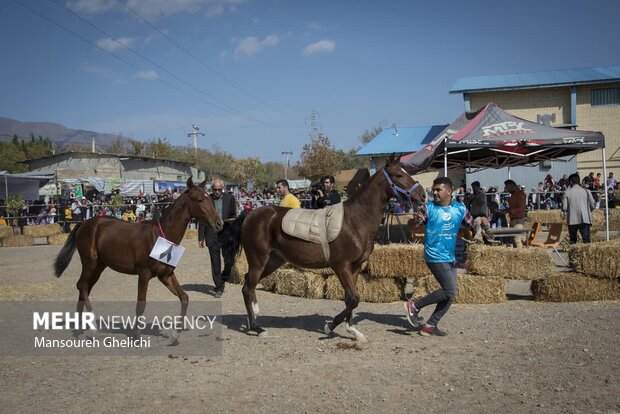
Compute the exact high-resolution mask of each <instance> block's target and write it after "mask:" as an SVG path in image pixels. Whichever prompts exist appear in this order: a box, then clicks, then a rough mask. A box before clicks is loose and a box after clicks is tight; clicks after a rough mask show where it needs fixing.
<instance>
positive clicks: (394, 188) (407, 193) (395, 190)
mask: <svg viewBox="0 0 620 414" xmlns="http://www.w3.org/2000/svg"><path fill="white" fill-rule="evenodd" d="M382 170H383V175H385V179H386V180H387V181H388V184H389V185H390V188H391V189H392V192H393V193H394V195H395V196H396V199H397V200H398V202H399V203H400V204H402V205H403V206H404V205H405V200H403V198H402V196H401V195H400V194H399V193H402V194H404V195H405V196H407V201H409V205H410V206H411V207H412V208H413V210H414V211H415V210H417V209H418V205H417V203H414V202H413V200H412V199H411V192H412V191H413V190H415V189H416V188H418V187H419V186H420V182H416V183H415V184H414V185H412V186H411V187H410V188H408V189H406V190H405V189H404V188H402V187H401V186H399V185H398V184H396V183H395V182H394V181H393V180H392V178H391V177H390V175H389V174H388V173H387V171H386V170H385V167H384V168H382Z"/></svg>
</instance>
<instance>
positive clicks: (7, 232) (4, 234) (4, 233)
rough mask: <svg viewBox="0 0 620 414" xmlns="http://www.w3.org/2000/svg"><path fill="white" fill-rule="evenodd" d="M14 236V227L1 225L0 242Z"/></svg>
mask: <svg viewBox="0 0 620 414" xmlns="http://www.w3.org/2000/svg"><path fill="white" fill-rule="evenodd" d="M11 236H13V227H10V226H5V225H4V224H3V225H0V240H2V239H6V238H8V237H11Z"/></svg>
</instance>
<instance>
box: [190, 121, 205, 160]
mask: <svg viewBox="0 0 620 414" xmlns="http://www.w3.org/2000/svg"><path fill="white" fill-rule="evenodd" d="M192 129H193V130H194V131H193V132H189V133H188V134H187V136H188V137H191V136H194V156H197V155H198V142H197V141H196V137H197V136H198V135H202V136H203V137H204V136H205V135H206V134H203V133H202V132H198V131H200V128H198V126H196V125H193V124H192Z"/></svg>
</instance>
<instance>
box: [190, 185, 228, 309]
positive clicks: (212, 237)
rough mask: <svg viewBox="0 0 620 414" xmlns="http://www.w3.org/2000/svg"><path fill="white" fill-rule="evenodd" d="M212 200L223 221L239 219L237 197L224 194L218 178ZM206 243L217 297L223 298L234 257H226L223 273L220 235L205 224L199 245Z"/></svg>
mask: <svg viewBox="0 0 620 414" xmlns="http://www.w3.org/2000/svg"><path fill="white" fill-rule="evenodd" d="M211 199H212V200H213V204H214V206H215V210H216V211H217V214H218V215H219V216H220V218H221V219H222V221H227V220H231V219H234V218H235V217H237V208H236V204H237V203H236V202H235V196H234V195H232V194H231V193H225V192H224V182H223V181H222V180H220V179H219V178H216V179H214V180H213V182H212V183H211ZM205 242H206V244H207V247H208V248H209V257H210V259H211V276H212V277H213V283H214V284H215V297H216V298H221V297H222V294H223V293H224V288H225V283H226V279H227V278H228V275H230V271H231V270H232V265H233V263H227V262H229V261H230V260H231V259H233V260H234V256H233V257H224V271H222V259H221V256H220V255H221V252H222V243H221V242H220V240H219V237H218V233H217V232H216V231H215V230H214V229H213V228H212V227H211V226H208V225H207V224H205V223H200V224H199V226H198V245H199V246H200V247H201V248H203V247H205Z"/></svg>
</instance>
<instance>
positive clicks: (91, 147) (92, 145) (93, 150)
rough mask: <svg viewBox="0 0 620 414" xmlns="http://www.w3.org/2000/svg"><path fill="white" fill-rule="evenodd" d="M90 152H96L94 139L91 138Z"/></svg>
mask: <svg viewBox="0 0 620 414" xmlns="http://www.w3.org/2000/svg"><path fill="white" fill-rule="evenodd" d="M90 152H92V153H93V154H94V153H95V152H96V151H95V137H92V138H91V141H90Z"/></svg>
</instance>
